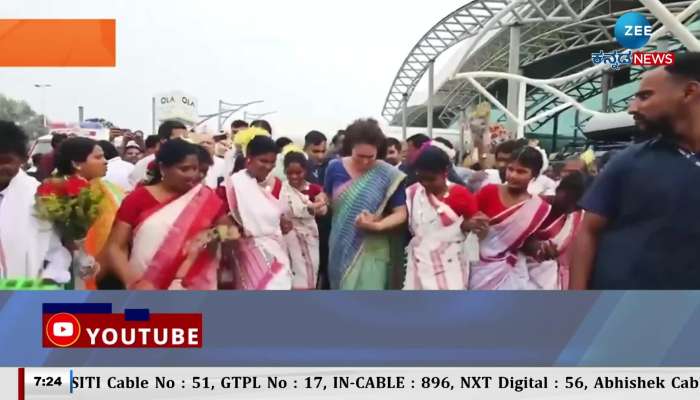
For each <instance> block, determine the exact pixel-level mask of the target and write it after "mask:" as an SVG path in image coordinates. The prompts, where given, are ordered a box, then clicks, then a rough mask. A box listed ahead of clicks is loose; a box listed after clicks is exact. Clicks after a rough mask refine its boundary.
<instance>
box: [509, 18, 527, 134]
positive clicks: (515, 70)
mask: <svg viewBox="0 0 700 400" xmlns="http://www.w3.org/2000/svg"><path fill="white" fill-rule="evenodd" d="M508 73H510V74H514V75H517V74H519V73H520V26H518V25H513V26H511V27H510V47H509V49H508ZM519 86H520V85H519V83H518V82H516V81H514V80H512V79H509V80H508V104H507V105H506V107H507V108H508V111H510V112H511V113H512V114H513V115H518V110H519V105H518V100H519V96H518V89H519ZM523 120H524V118H523ZM509 128H510V129H511V132H512V131H513V130H516V129H517V130H518V134H520V132H519V129H518V128H519V124H518V123H517V122H516V121H509Z"/></svg>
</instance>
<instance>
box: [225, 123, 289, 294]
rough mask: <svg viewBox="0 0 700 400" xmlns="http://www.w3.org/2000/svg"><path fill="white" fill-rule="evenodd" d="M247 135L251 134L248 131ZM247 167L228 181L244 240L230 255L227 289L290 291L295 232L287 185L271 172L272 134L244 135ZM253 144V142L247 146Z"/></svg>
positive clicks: (231, 205)
mask: <svg viewBox="0 0 700 400" xmlns="http://www.w3.org/2000/svg"><path fill="white" fill-rule="evenodd" d="M243 132H245V131H243ZM243 132H241V133H239V134H238V135H236V136H237V140H238V141H239V142H240V141H241V140H242V141H243V142H240V143H241V145H242V146H243V148H244V149H245V160H246V167H245V169H243V170H241V171H239V172H236V173H235V174H233V175H232V176H231V177H229V178H227V179H226V181H225V182H226V199H227V201H228V205H229V210H230V211H231V216H232V217H233V219H234V222H235V223H236V225H237V226H238V227H239V229H240V230H241V234H242V237H241V238H240V239H238V240H236V241H235V242H234V248H233V252H232V255H233V256H232V257H229V261H230V262H231V263H235V265H229V266H228V267H229V268H228V271H224V272H227V273H228V274H227V275H225V276H222V281H223V282H224V284H225V285H226V286H233V288H235V289H243V290H290V289H291V288H292V271H291V267H290V262H289V254H288V253H287V246H286V244H285V241H284V235H286V234H287V233H289V232H290V231H291V229H292V226H291V222H289V221H288V220H287V219H286V218H284V214H285V212H286V210H285V207H284V204H283V202H281V201H280V192H281V191H282V181H281V180H280V179H279V178H277V177H275V176H272V175H271V174H270V172H271V171H272V169H273V168H274V166H275V162H276V160H277V147H276V146H275V142H274V140H272V139H271V138H270V137H269V136H268V135H248V137H247V138H246V137H245V136H241V138H238V136H239V135H241V134H242V133H243ZM245 141H247V143H245Z"/></svg>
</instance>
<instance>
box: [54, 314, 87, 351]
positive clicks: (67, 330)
mask: <svg viewBox="0 0 700 400" xmlns="http://www.w3.org/2000/svg"><path fill="white" fill-rule="evenodd" d="M79 337H80V322H78V318H76V317H75V315H73V314H68V313H60V314H55V315H52V316H51V318H49V321H48V322H47V323H46V338H47V339H49V341H50V342H51V343H53V345H54V346H58V347H68V346H71V345H73V344H74V343H75V342H77V341H78V338H79Z"/></svg>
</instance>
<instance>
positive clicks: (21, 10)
mask: <svg viewBox="0 0 700 400" xmlns="http://www.w3.org/2000/svg"><path fill="white" fill-rule="evenodd" d="M464 3H465V0H431V1H427V2H423V1H421V2H413V1H402V0H353V1H337V0H325V1H323V0H297V1H284V0H248V1H239V0H228V1H223V0H198V1H193V0H190V1H182V0H169V1H168V0H142V1H135V0H61V1H52V0H2V1H0V15H2V16H3V18H115V19H116V20H117V66H116V67H115V68H92V69H90V68H1V69H0V93H2V94H4V95H7V96H10V97H12V98H15V99H22V100H26V101H27V102H29V104H30V105H31V106H32V107H33V108H34V109H35V110H37V111H38V112H42V111H44V110H45V111H46V113H47V115H48V116H49V118H50V119H52V120H60V121H76V120H77V119H78V111H77V109H78V106H79V105H82V106H84V107H85V117H86V118H92V117H101V118H106V119H108V120H110V121H112V122H114V123H115V124H117V125H118V126H120V127H124V128H130V129H132V130H136V129H141V130H143V131H145V132H148V131H150V127H151V97H152V96H153V95H155V94H156V93H161V92H165V91H169V90H182V91H184V92H186V93H190V94H192V95H194V96H196V97H197V99H198V101H199V110H198V111H199V113H200V114H209V113H213V112H215V111H216V109H217V104H218V100H219V99H222V100H225V101H227V102H231V103H245V102H248V101H253V100H264V103H262V104H258V105H255V106H252V107H251V108H249V109H248V110H249V111H250V112H253V113H266V112H271V111H276V113H275V114H272V115H269V116H268V117H266V119H268V120H269V121H270V122H271V123H272V125H273V130H274V131H275V136H280V135H285V136H290V137H293V138H299V137H303V135H304V134H305V133H306V132H308V131H309V130H312V129H317V130H321V131H322V132H325V133H327V134H328V135H332V134H333V133H334V132H335V131H337V130H338V129H342V128H344V127H345V126H347V125H348V124H349V123H350V122H352V121H353V120H354V119H356V118H360V117H374V118H377V119H379V118H380V116H381V111H382V107H383V104H384V100H385V97H386V94H387V92H388V91H389V88H390V85H391V83H392V81H393V78H394V75H395V74H396V72H397V71H398V68H399V67H400V65H401V63H402V62H403V60H404V58H405V57H406V55H407V54H408V52H409V51H410V50H411V48H412V47H413V46H414V45H415V43H416V42H417V41H418V40H419V39H420V38H421V37H422V35H423V34H425V33H426V32H427V31H428V30H429V29H430V28H431V27H432V26H433V25H434V24H435V23H437V22H438V21H439V20H440V19H442V18H443V17H445V16H446V15H447V14H449V13H450V12H452V11H453V10H455V9H457V8H459V7H460V6H462V5H463V4H464ZM36 83H49V84H51V85H52V87H51V88H49V89H45V96H46V97H45V101H42V96H41V93H40V89H36V88H35V87H34V84H36ZM242 116H243V114H242V112H241V113H240V114H238V115H236V117H242ZM208 127H209V128H210V129H212V130H214V129H216V122H215V121H212V122H211V123H210V124H208Z"/></svg>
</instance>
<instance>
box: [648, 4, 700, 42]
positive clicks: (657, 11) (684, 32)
mask: <svg viewBox="0 0 700 400" xmlns="http://www.w3.org/2000/svg"><path fill="white" fill-rule="evenodd" d="M639 1H640V3H642V4H643V5H644V6H646V7H647V8H648V9H649V11H651V13H652V14H654V16H655V17H656V19H658V20H659V21H660V22H661V23H662V24H663V26H664V27H665V28H667V29H668V30H669V31H671V32H672V33H673V34H674V36H676V38H677V39H678V41H680V42H681V43H683V45H684V46H685V47H686V48H687V49H688V51H700V40H698V39H697V38H696V37H695V36H693V34H692V33H691V32H690V31H689V30H688V28H686V27H685V26H684V25H683V23H681V22H680V21H679V20H678V19H677V18H676V17H675V16H674V15H673V14H671V12H670V11H668V9H667V8H666V7H665V6H664V5H663V4H661V2H660V1H659V0H639ZM693 6H694V5H693V4H691V5H690V6H689V7H693Z"/></svg>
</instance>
